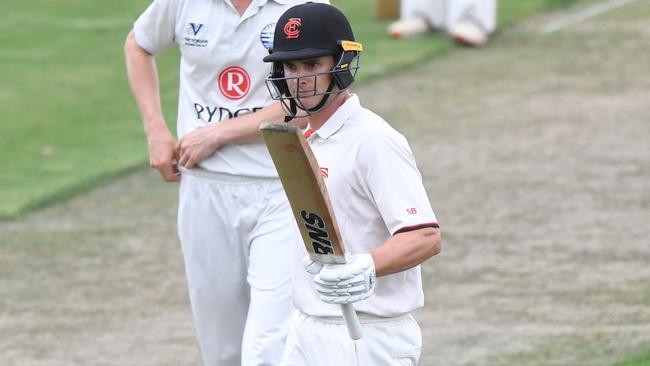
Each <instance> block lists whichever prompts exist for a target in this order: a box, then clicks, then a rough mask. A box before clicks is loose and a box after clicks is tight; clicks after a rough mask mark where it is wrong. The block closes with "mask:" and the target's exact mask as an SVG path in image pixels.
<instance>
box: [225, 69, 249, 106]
mask: <svg viewBox="0 0 650 366" xmlns="http://www.w3.org/2000/svg"><path fill="white" fill-rule="evenodd" d="M250 86H251V79H250V77H249V76H248V73H247V72H246V70H244V69H242V68H241V67H239V66H231V67H229V68H227V69H225V70H223V71H222V72H221V74H219V89H221V94H223V95H225V96H226V97H227V98H229V99H241V98H243V97H245V96H246V94H248V90H249V89H250Z"/></svg>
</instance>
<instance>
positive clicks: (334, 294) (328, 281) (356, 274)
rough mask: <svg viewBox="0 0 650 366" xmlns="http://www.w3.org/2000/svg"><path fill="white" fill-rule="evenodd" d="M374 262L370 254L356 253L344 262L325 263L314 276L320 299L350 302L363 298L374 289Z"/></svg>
mask: <svg viewBox="0 0 650 366" xmlns="http://www.w3.org/2000/svg"><path fill="white" fill-rule="evenodd" d="M375 277H376V274H375V263H374V261H373V260H372V256H371V255H370V254H369V253H367V254H357V255H356V256H354V257H353V259H352V260H351V261H350V262H348V263H346V264H344V265H340V264H327V265H325V266H323V268H322V269H321V270H320V272H319V273H318V275H317V276H315V277H314V283H315V284H316V291H318V293H319V294H320V299H321V300H322V301H323V302H326V303H329V304H351V303H355V302H357V301H361V300H365V299H367V298H368V297H370V295H372V293H373V292H374V291H375Z"/></svg>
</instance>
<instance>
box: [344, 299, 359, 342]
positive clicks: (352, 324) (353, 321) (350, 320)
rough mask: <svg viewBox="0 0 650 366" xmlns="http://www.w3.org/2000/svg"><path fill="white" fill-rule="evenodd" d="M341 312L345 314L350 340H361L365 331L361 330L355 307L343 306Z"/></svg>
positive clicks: (350, 305)
mask: <svg viewBox="0 0 650 366" xmlns="http://www.w3.org/2000/svg"><path fill="white" fill-rule="evenodd" d="M341 311H342V312H343V319H345V324H346V325H347V326H348V332H349V333H350V338H352V339H354V340H355V341H356V340H358V339H361V336H362V335H363V330H362V329H361V323H360V322H359V317H358V316H357V312H356V311H355V310H354V306H352V304H342V305H341Z"/></svg>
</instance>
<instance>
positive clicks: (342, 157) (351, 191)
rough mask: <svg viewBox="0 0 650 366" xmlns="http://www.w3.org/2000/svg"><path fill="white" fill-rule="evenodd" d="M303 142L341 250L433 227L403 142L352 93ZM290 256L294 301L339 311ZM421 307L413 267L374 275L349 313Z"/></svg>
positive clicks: (321, 311)
mask: <svg viewBox="0 0 650 366" xmlns="http://www.w3.org/2000/svg"><path fill="white" fill-rule="evenodd" d="M307 141H308V142H309V144H310V146H311V148H312V150H313V151H314V155H315V157H316V160H318V165H319V166H320V169H321V174H322V175H323V177H324V178H325V182H326V185H327V189H328V192H329V196H330V200H331V203H332V208H333V210H334V214H335V215H336V220H337V222H338V225H339V228H340V231H341V236H342V240H343V244H344V245H345V248H346V252H347V253H368V252H370V251H371V250H372V249H374V248H376V247H378V246H381V245H382V244H384V243H385V242H386V241H387V240H388V239H389V238H390V237H391V235H394V234H395V233H398V232H402V231H408V230H412V229H416V228H421V227H427V226H429V227H437V226H438V224H437V220H436V217H435V215H434V213H433V210H432V209H431V205H430V203H429V199H428V197H427V194H426V191H425V189H424V186H423V184H422V177H421V175H420V172H419V170H418V168H417V166H416V163H415V158H414V157H413V154H412V153H411V149H410V147H409V145H408V142H407V141H406V139H405V138H404V136H402V135H401V134H400V133H399V132H397V131H396V130H394V129H393V128H392V127H391V126H390V125H389V124H388V123H386V122H385V121H384V120H383V119H382V118H381V117H379V116H377V115H376V114H374V113H373V112H371V111H369V110H367V109H365V108H363V107H362V106H361V105H360V104H359V99H358V97H357V96H356V95H352V96H351V97H350V98H348V100H346V101H345V103H344V104H343V105H342V106H341V107H339V109H338V110H337V111H336V112H335V113H334V114H333V115H332V116H331V117H330V118H329V119H328V120H327V122H325V124H324V125H323V126H322V127H321V128H320V129H318V130H317V131H315V132H314V133H313V134H311V135H310V136H309V137H308V138H307ZM305 255H306V251H305V250H304V249H303V250H302V251H301V252H299V253H298V256H297V259H296V261H297V263H296V266H297V267H296V269H295V270H296V271H295V273H296V274H297V275H294V289H295V296H294V302H295V305H296V307H297V308H298V309H300V310H301V311H302V312H304V313H306V314H309V315H314V316H341V310H340V307H339V306H335V305H330V304H326V303H323V302H322V301H321V300H320V299H319V297H318V294H317V293H316V291H315V290H314V289H313V281H312V279H311V276H309V275H308V274H307V273H306V272H305V270H304V268H303V267H302V264H301V263H300V262H301V260H302V258H303V257H304V256H305ZM423 305H424V294H423V291H422V278H421V274H420V266H416V267H413V268H411V269H409V270H406V271H404V272H400V273H395V274H392V275H388V276H383V277H379V278H377V286H376V288H375V293H374V294H373V295H372V296H370V298H368V299H366V300H363V301H360V302H357V303H355V304H354V307H355V308H356V309H357V311H361V312H365V313H368V314H373V315H376V316H382V317H393V316H398V315H401V314H406V313H409V312H411V311H413V310H415V309H417V308H419V307H422V306H423Z"/></svg>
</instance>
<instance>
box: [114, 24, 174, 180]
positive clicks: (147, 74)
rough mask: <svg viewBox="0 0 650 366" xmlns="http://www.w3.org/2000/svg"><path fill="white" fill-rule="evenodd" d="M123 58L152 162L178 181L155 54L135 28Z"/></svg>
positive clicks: (161, 172) (128, 39) (127, 42)
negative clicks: (139, 39) (141, 42)
mask: <svg viewBox="0 0 650 366" xmlns="http://www.w3.org/2000/svg"><path fill="white" fill-rule="evenodd" d="M124 58H125V63H126V71H127V76H128V78H129V84H130V85H131V91H132V92H133V96H134V98H135V101H136V103H137V104H138V108H139V109H140V115H141V117H142V124H143V125H144V131H145V134H146V136H147V142H148V147H149V164H150V165H151V167H152V168H154V169H156V170H157V171H158V172H159V173H160V175H161V176H162V177H163V179H165V180H166V181H177V180H179V179H180V177H179V175H178V170H177V169H176V163H175V161H176V150H175V148H176V139H175V138H174V136H173V135H172V133H171V132H170V131H169V128H168V127H167V123H166V122H165V118H164V117H163V114H162V108H161V104H160V83H159V81H158V71H157V69H156V61H155V58H154V56H153V55H152V54H150V53H148V52H147V51H145V50H144V49H142V48H141V47H140V46H139V45H138V43H137V42H136V40H135V35H134V33H133V31H131V32H130V33H129V35H128V36H127V37H126V41H125V43H124Z"/></svg>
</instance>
